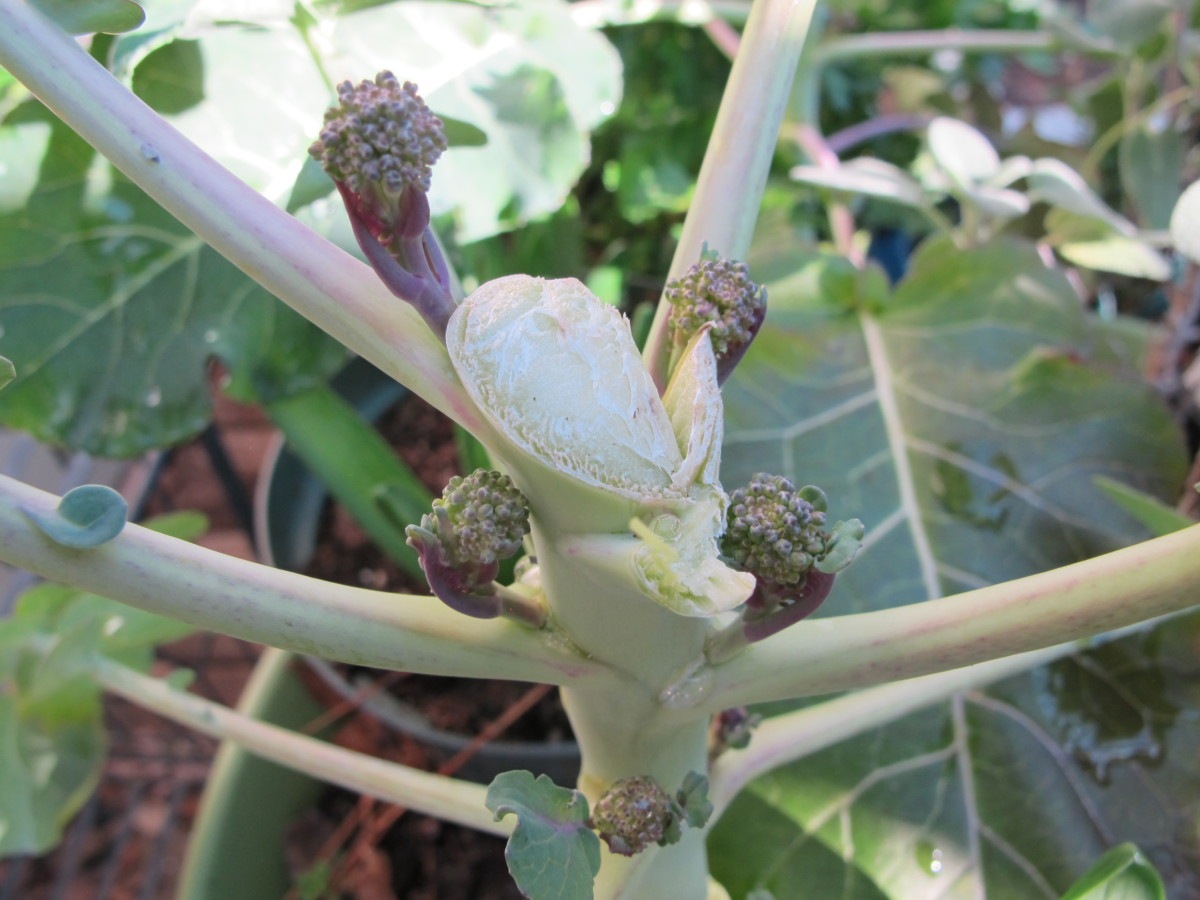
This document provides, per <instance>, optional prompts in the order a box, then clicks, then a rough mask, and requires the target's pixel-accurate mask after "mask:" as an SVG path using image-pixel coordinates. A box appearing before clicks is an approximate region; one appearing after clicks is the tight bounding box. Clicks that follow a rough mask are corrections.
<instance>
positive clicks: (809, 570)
mask: <svg viewBox="0 0 1200 900" xmlns="http://www.w3.org/2000/svg"><path fill="white" fill-rule="evenodd" d="M826 508H827V503H826V500H825V494H824V492H823V491H822V490H821V489H820V488H817V487H813V486H812V485H807V486H805V487H802V488H799V489H797V488H796V486H795V485H793V484H792V483H791V482H790V481H788V479H786V478H783V477H782V476H778V475H766V474H762V473H760V474H758V475H755V476H754V477H753V478H752V479H750V483H749V484H748V485H747V486H746V487H744V488H739V489H738V490H736V491H734V492H733V494H732V495H731V496H730V498H729V510H728V513H727V516H726V530H725V534H724V536H723V537H722V539H721V551H722V553H724V554H725V556H726V557H727V558H728V559H729V561H730V565H732V566H733V567H734V568H737V569H741V570H742V571H745V572H749V573H750V574H752V575H753V576H754V577H755V582H756V583H755V586H754V592H753V593H752V594H751V595H750V597H749V599H748V600H747V601H746V608H745V610H744V611H743V614H742V622H741V627H742V633H741V634H740V635H738V633H737V632H736V630H735V631H732V632H730V634H731V635H732V636H731V637H730V639H729V640H728V641H726V640H725V639H720V640H718V641H716V642H714V643H712V644H710V648H709V651H710V656H711V657H712V658H720V657H721V656H722V654H724V653H726V652H727V651H731V650H736V648H737V647H738V646H741V645H744V643H745V642H747V641H751V642H752V641H760V640H762V639H763V638H766V637H770V636H771V635H772V634H775V633H776V632H778V631H780V630H781V629H783V628H787V627H788V626H789V625H792V624H794V623H795V622H798V621H800V620H801V619H803V618H805V617H806V616H809V615H811V614H812V613H813V612H815V611H816V610H817V608H818V607H819V606H820V605H821V604H822V603H824V602H825V598H826V597H828V596H829V592H830V591H831V590H832V589H833V582H834V578H835V577H836V575H837V573H838V572H840V571H841V570H842V569H844V568H846V566H848V565H850V563H851V562H852V561H853V560H854V557H855V555H856V554H857V553H858V551H859V549H860V547H861V546H862V542H861V538H862V536H863V525H862V522H860V521H858V519H850V520H848V521H845V522H838V523H837V524H836V525H834V526H833V527H831V528H827V527H826V519H825V511H826Z"/></svg>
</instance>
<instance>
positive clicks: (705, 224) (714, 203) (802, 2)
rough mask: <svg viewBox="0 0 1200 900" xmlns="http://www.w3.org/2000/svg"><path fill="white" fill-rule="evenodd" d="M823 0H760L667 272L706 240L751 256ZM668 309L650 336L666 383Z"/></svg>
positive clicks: (690, 259) (679, 270) (677, 271)
mask: <svg viewBox="0 0 1200 900" xmlns="http://www.w3.org/2000/svg"><path fill="white" fill-rule="evenodd" d="M816 2H817V0H757V2H756V3H755V4H754V7H753V9H752V10H751V12H750V19H749V21H748V22H747V23H746V30H745V32H744V34H743V35H742V44H741V48H740V49H739V51H738V55H737V59H735V60H734V62H733V70H732V71H731V72H730V75H729V83H728V84H727V85H726V88H725V94H724V96H723V97H722V99H721V107H720V109H719V110H718V111H717V121H716V124H715V126H714V127H713V133H712V137H711V138H710V139H709V143H708V149H707V151H706V152H705V154H704V162H703V164H702V165H701V167H700V177H699V180H698V181H697V183H696V192H695V194H694V195H693V198H692V205H691V209H689V210H688V215H687V218H686V219H685V221H684V224H683V233H682V234H681V235H680V238H679V246H678V247H676V248H675V257H674V259H673V260H672V262H671V270H670V272H669V274H668V278H672V279H673V278H678V277H679V276H680V275H682V274H683V273H684V272H686V271H687V270H688V268H689V267H690V266H692V265H694V264H695V263H696V262H698V261H699V259H700V253H701V250H702V248H703V246H704V245H705V244H707V245H708V246H709V247H711V248H712V249H713V250H716V251H717V252H719V253H720V254H721V255H722V256H725V257H728V258H730V259H745V258H746V254H747V253H748V251H749V249H750V239H751V237H752V236H753V234H754V224H755V222H756V221H757V220H758V210H759V206H760V205H761V203H762V196H763V191H764V190H765V188H766V184H767V173H768V171H769V170H770V167H771V158H772V157H773V156H774V153H775V144H776V142H777V140H778V138H779V128H780V125H781V124H782V122H783V115H784V112H785V110H786V108H787V101H788V95H789V93H790V92H791V88H792V79H793V77H794V76H795V73H796V65H797V63H798V61H799V59H800V53H801V51H802V50H803V49H804V42H805V38H806V37H807V35H808V26H809V23H810V21H811V20H812V15H813V9H814V8H815V6H816ZM668 311H669V310H668V309H667V304H665V303H660V304H659V307H658V310H657V311H656V313H655V317H654V323H653V325H652V326H651V328H650V335H649V337H648V338H647V340H646V364H647V367H648V368H649V370H650V373H651V374H652V375H653V376H654V378H655V381H656V382H657V383H658V384H660V385H662V384H665V383H666V365H667V357H668V354H669V353H670V344H671V342H670V336H669V334H668V333H667V332H668V329H667V327H666V320H667V313H668Z"/></svg>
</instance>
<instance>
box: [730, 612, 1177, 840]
mask: <svg viewBox="0 0 1200 900" xmlns="http://www.w3.org/2000/svg"><path fill="white" fill-rule="evenodd" d="M1162 621H1164V620H1162V619H1157V620H1152V621H1151V622H1143V623H1140V624H1138V625H1136V626H1134V627H1133V628H1129V629H1122V630H1120V631H1116V632H1110V633H1109V634H1105V635H1102V636H1101V637H1100V638H1099V639H1097V641H1096V643H1100V642H1106V641H1109V640H1114V639H1116V638H1119V637H1124V636H1126V635H1128V634H1129V633H1130V632H1136V631H1142V630H1145V629H1146V628H1148V627H1150V626H1151V625H1154V624H1158V623H1161V622H1162ZM1087 646H1088V645H1087V644H1086V643H1084V644H1080V643H1076V642H1071V643H1066V644H1059V645H1057V646H1054V647H1047V648H1045V649H1044V650H1033V651H1030V652H1029V653H1018V654H1017V655H1016V656H1006V657H1004V658H1003V659H994V660H990V661H989V662H983V663H978V664H976V665H973V666H966V667H964V668H961V669H952V670H950V671H949V672H937V673H934V674H933V675H922V676H921V677H919V678H910V679H907V680H905V681H896V682H893V683H891V684H885V685H880V686H879V687H873V688H867V689H866V690H862V691H856V692H854V693H851V694H846V695H844V696H841V697H838V698H836V699H833V700H828V701H825V702H823V703H818V704H817V705H816V706H809V707H806V708H805V709H800V710H796V711H795V712H792V713H785V714H784V715H781V716H775V717H773V718H770V719H768V720H766V721H765V722H763V723H762V724H761V725H759V726H758V728H756V729H755V730H754V734H753V736H752V738H751V740H750V745H749V746H748V747H746V748H744V749H742V750H731V751H728V752H726V753H723V754H722V755H721V756H720V757H718V758H717V760H716V762H715V763H714V764H713V766H712V768H711V770H710V772H709V792H708V796H709V799H710V800H712V802H713V806H714V807H715V812H714V814H713V820H714V821H715V820H716V818H718V817H719V816H720V815H721V813H723V812H724V811H725V809H726V807H727V806H728V805H729V804H730V803H731V802H732V801H733V798H734V797H735V796H736V795H737V794H738V792H739V791H741V790H742V788H744V787H745V786H746V785H747V784H749V783H750V782H751V781H753V780H754V779H755V778H757V777H758V776H759V775H763V774H765V773H767V772H770V771H771V770H772V769H777V768H779V767H780V766H783V765H787V764H788V763H790V762H794V761H795V760H798V759H802V758H804V757H805V756H809V755H810V754H813V753H816V752H818V751H820V750H824V749H826V748H827V747H832V746H833V745H834V744H836V743H839V742H840V741H844V740H846V739H847V738H851V737H854V736H855V735H857V734H862V733H863V732H865V731H868V730H869V729H871V728H878V727H879V726H881V725H886V724H888V723H889V722H894V721H896V720H897V719H900V718H902V717H903V716H906V715H908V714H909V713H911V712H916V711H917V710H919V709H923V708H925V707H927V706H932V705H933V704H934V703H939V702H941V701H944V700H947V699H949V698H950V697H951V696H953V695H954V694H957V693H959V692H960V691H968V690H972V689H974V688H980V687H984V686H985V685H989V684H992V683H994V682H996V681H1000V680H1002V679H1004V678H1008V677H1010V676H1012V675H1019V674H1021V673H1022V672H1027V671H1029V670H1030V669H1033V668H1036V667H1037V666H1043V665H1048V664H1049V663H1052V662H1056V661H1057V660H1060V659H1062V658H1063V657H1065V656H1069V655H1071V654H1072V653H1077V652H1079V651H1081V650H1085V649H1087Z"/></svg>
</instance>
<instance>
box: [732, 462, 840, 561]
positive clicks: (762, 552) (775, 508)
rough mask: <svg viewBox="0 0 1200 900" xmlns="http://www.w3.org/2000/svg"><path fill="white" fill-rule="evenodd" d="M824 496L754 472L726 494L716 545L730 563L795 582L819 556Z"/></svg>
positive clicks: (825, 539)
mask: <svg viewBox="0 0 1200 900" xmlns="http://www.w3.org/2000/svg"><path fill="white" fill-rule="evenodd" d="M825 510H826V501H825V495H824V493H822V492H821V490H820V489H819V488H815V487H812V486H808V487H805V488H802V489H801V490H797V489H796V487H795V485H793V484H792V482H791V481H789V480H788V479H786V478H784V477H783V476H781V475H767V474H764V473H759V474H757V475H755V476H754V477H753V478H752V479H750V483H749V484H748V485H746V487H744V488H739V489H737V490H736V491H734V492H733V493H732V494H731V495H730V498H729V511H728V514H727V519H726V530H725V535H724V537H723V538H722V540H721V549H722V551H723V552H724V553H725V555H726V556H728V557H729V559H730V560H731V561H732V563H733V565H734V566H735V567H736V568H739V569H742V570H743V571H746V572H750V573H752V574H754V575H755V576H756V577H758V578H760V579H763V580H765V581H768V582H771V583H772V584H776V585H795V584H798V583H800V582H801V581H803V580H804V578H805V576H806V575H807V573H808V572H809V570H810V569H812V568H813V566H814V565H816V563H817V562H818V561H819V560H820V559H821V558H822V557H823V556H824V555H825V553H826V552H827V550H828V548H829V543H830V538H831V535H830V533H829V532H828V531H826V530H825Z"/></svg>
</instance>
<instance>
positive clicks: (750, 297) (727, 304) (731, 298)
mask: <svg viewBox="0 0 1200 900" xmlns="http://www.w3.org/2000/svg"><path fill="white" fill-rule="evenodd" d="M663 296H664V298H665V299H666V301H667V302H668V303H670V304H671V329H672V335H673V339H674V342H675V344H676V345H682V344H686V343H687V342H688V341H689V340H691V338H692V336H693V335H695V334H696V333H698V332H699V331H700V329H701V328H703V327H704V326H705V325H711V330H710V331H709V338H710V340H711V341H712V346H713V353H714V354H715V355H716V357H717V371H718V377H719V379H721V380H724V378H725V377H727V376H728V374H729V372H732V371H733V367H734V366H735V365H737V362H738V361H739V360H740V359H741V358H742V355H743V354H744V353H745V352H746V348H747V347H749V346H750V342H751V341H752V340H754V336H755V335H756V334H757V333H758V329H759V328H760V327H761V326H762V323H763V318H764V316H765V315H766V311H767V291H766V289H765V288H761V287H759V286H758V285H756V284H755V283H754V282H753V281H751V280H750V270H749V269H748V268H747V267H746V264H745V263H740V262H734V261H733V260H731V259H724V258H722V257H720V256H718V255H717V254H716V253H713V252H711V251H709V250H707V249H706V250H705V252H704V254H703V256H702V257H701V259H700V262H698V263H696V264H695V265H694V266H692V267H691V268H690V269H688V271H687V272H686V273H685V274H684V275H682V276H681V277H679V278H676V279H675V280H674V281H671V282H669V283H668V284H667V286H666V289H665V291H664V293H663Z"/></svg>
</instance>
